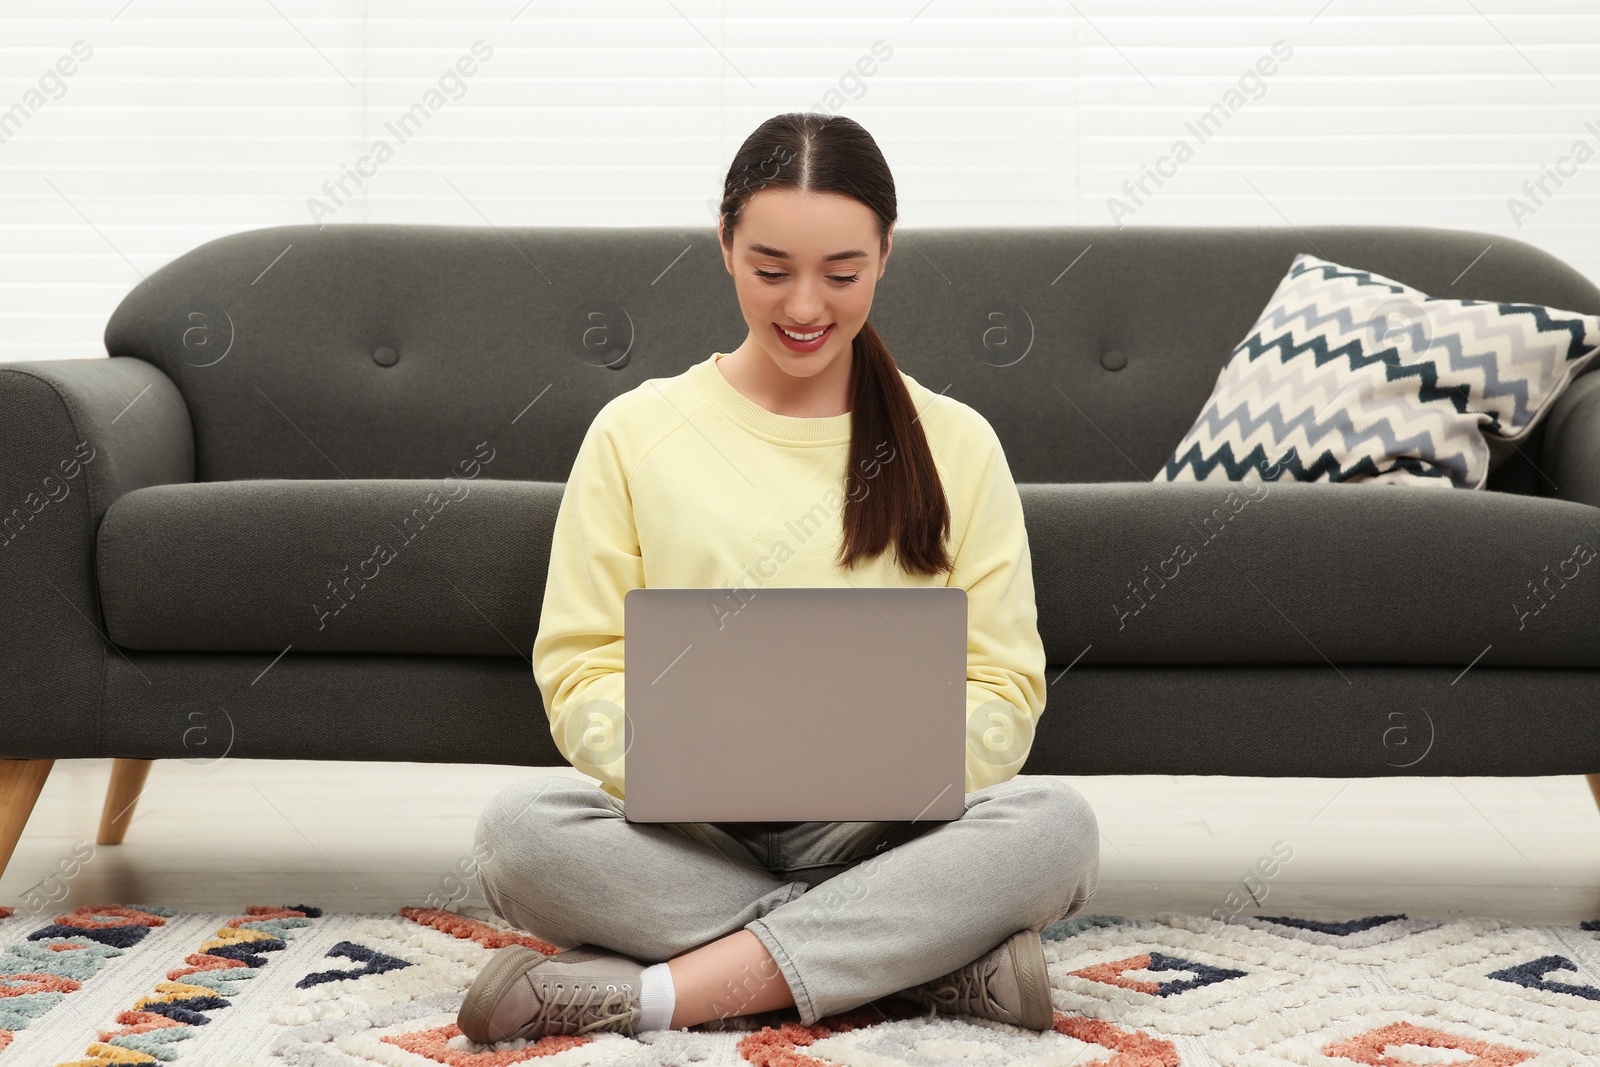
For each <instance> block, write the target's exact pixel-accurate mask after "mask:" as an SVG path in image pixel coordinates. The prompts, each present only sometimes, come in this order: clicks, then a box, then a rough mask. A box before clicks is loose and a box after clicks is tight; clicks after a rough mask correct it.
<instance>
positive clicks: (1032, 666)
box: [459, 113, 1099, 1042]
mask: <svg viewBox="0 0 1600 1067" xmlns="http://www.w3.org/2000/svg"><path fill="white" fill-rule="evenodd" d="M896 214H897V212H896V205H895V191H894V182H893V179H892V178H891V177H890V174H889V170H888V167H887V165H886V163H885V162H884V159H883V156H882V154H881V153H880V152H879V150H878V146H877V144H876V143H875V142H874V141H873V139H872V137H871V136H870V135H869V134H868V133H867V132H866V131H865V130H864V129H862V127H861V126H859V125H858V124H857V123H855V122H853V121H851V120H850V119H848V118H844V117H842V116H837V115H835V116H829V115H824V114H811V113H791V114H784V115H778V116H776V117H774V118H772V119H769V120H768V121H766V122H764V123H762V124H761V126H760V127H759V128H758V129H757V130H756V131H755V132H754V133H753V134H751V135H750V137H749V138H748V139H747V140H746V141H745V142H744V144H743V146H741V148H740V149H739V153H738V155H737V157H736V158H735V159H734V161H733V165H732V166H731V167H730V169H729V171H728V177H727V181H726V183H725V185H724V195H723V199H722V210H721V216H720V224H719V231H718V236H719V240H720V243H721V246H722V254H723V260H724V264H725V266H726V267H727V270H728V272H729V274H731V275H732V276H733V278H734V284H735V288H736V290H737V292H738V297H739V305H740V308H741V310H742V311H743V314H744V318H745V321H746V323H747V324H748V325H749V328H750V332H749V335H748V336H747V337H746V338H745V340H744V343H743V344H741V345H740V346H739V348H738V349H737V350H735V351H733V352H731V353H726V354H724V353H720V352H717V353H713V354H712V356H711V358H709V359H707V360H705V361H703V362H701V363H699V364H697V365H695V366H694V367H692V368H690V369H689V370H688V371H686V372H684V373H683V374H680V375H678V376H676V377H672V378H654V379H650V380H648V381H646V382H643V383H641V384H640V385H639V386H638V387H637V388H635V389H633V390H631V391H629V392H627V393H624V394H622V395H620V396H617V397H615V398H613V399H612V400H611V401H610V402H608V403H607V404H606V405H605V406H604V407H603V408H602V409H601V410H600V412H599V414H598V415H597V416H596V417H595V419H594V422H593V423H592V424H591V426H590V427H589V430H588V433H587V434H586V436H585V439H584V441H583V444H582V446H581V448H580V451H579V454H578V457H577V460H576V462H575V463H574V465H573V471H572V475H571V478H570V479H569V480H568V482H567V485H566V490H565V494H564V496H563V498H562V503H561V508H560V511H559V512H558V514H557V518H556V523H555V531H554V536H553V540H552V546H551V556H550V569H549V579H548V584H547V585H546V589H545V596H544V607H543V613H542V615H541V618H540V628H539V634H538V637H537V638H536V640H535V642H534V652H533V669H534V674H535V676H536V680H537V682H538V684H539V687H540V690H541V692H542V695H543V697H544V700H545V706H546V708H547V709H549V711H550V718H551V730H552V735H553V736H554V738H555V740H556V743H557V745H558V746H559V747H560V748H561V750H562V752H563V754H564V755H565V756H566V757H567V758H568V759H569V760H570V761H571V763H572V765H573V766H574V767H576V768H577V769H578V770H580V771H583V772H585V773H587V774H590V775H593V776H594V777H596V778H598V779H600V781H601V786H600V788H598V789H596V788H595V787H594V786H592V785H590V784H588V783H586V782H583V781H581V780H579V779H577V778H572V777H554V776H543V777H535V778H531V779H528V780H526V781H524V782H521V783H518V784H517V785H514V786H512V787H510V788H508V789H506V790H505V791H503V792H502V793H501V794H500V795H499V796H497V797H496V798H495V799H494V801H493V802H491V804H490V805H489V806H488V808H486V809H485V811H484V813H483V816H482V819H481V820H480V822H479V826H478V833H479V838H480V841H481V844H482V845H483V847H484V849H485V850H486V851H487V852H488V853H490V854H491V858H490V859H489V860H487V861H485V862H484V863H483V864H482V865H480V867H479V876H478V877H479V882H480V885H481V886H482V888H483V892H484V896H485V898H486V899H487V900H488V902H489V905H490V907H491V908H493V910H494V911H495V913H496V914H498V915H500V916H501V917H502V918H504V919H506V920H507V921H508V922H510V923H512V924H513V925H515V926H517V927H519V928H521V929H524V930H527V931H529V932H531V933H533V934H535V935H536V936H538V937H540V938H543V939H545V940H547V941H549V942H551V943H552V944H555V945H559V946H563V947H565V948H566V949H567V950H566V951H563V952H561V953H558V954H556V955H552V956H544V955H541V954H539V953H537V952H534V951H532V950H530V949H527V948H522V947H520V946H512V947H507V948H504V949H501V950H500V951H499V952H498V953H496V955H495V956H494V958H493V959H491V960H490V962H489V963H488V964H487V965H486V966H485V967H484V968H483V970H482V972H481V973H480V974H479V975H478V977H477V979H476V980H475V981H474V982H473V984H472V988H471V989H470V990H469V991H468V993H467V996H466V999H465V1001H464V1002H463V1004H462V1007H461V1011H460V1015H459V1025H460V1027H461V1030H462V1032H463V1033H465V1034H466V1035H467V1036H468V1037H469V1038H471V1039H472V1040H474V1041H479V1042H493V1041H501V1040H506V1039H510V1038H528V1039H532V1038H537V1037H540V1036H544V1035H547V1034H576V1033H587V1032H591V1031H596V1030H612V1031H617V1032H620V1033H624V1034H630V1035H631V1034H635V1033H638V1032H641V1031H647V1030H654V1029H661V1028H665V1027H674V1028H678V1027H685V1026H692V1025H695V1024H697V1023H702V1022H707V1021H710V1020H712V1019H715V1018H720V1017H726V1016H729V1015H742V1014H747V1013H754V1012H764V1011H772V1010H775V1009H778V1008H785V1007H789V1006H791V1005H793V1006H794V1007H796V1008H797V1010H798V1011H799V1014H800V1019H801V1022H802V1023H804V1024H806V1025H811V1024H813V1023H815V1022H816V1020H817V1019H819V1018H821V1017H823V1016H826V1015H832V1014H835V1013H838V1012H841V1011H845V1010H847V1009H849V1008H852V1007H856V1006H859V1005H861V1004H865V1003H867V1002H868V1001H871V1000H874V999H876V998H878V997H882V996H885V995H888V994H893V993H898V994H899V995H900V998H901V999H903V1000H907V1001H910V1002H912V1003H915V1004H918V1005H921V1006H923V1007H927V1008H931V1009H934V1010H939V1009H943V1010H946V1011H950V1012H956V1013H965V1014H971V1015H978V1016H981V1017H984V1018H988V1019H993V1020H997V1021H1000V1022H1004V1023H1010V1024H1013V1025H1017V1026H1023V1027H1027V1028H1030V1029H1035V1030H1043V1029H1046V1028H1048V1027H1049V1026H1050V1025H1051V1023H1052V1021H1053V1014H1052V1007H1051V1001H1050V989H1049V984H1048V982H1047V980H1046V975H1045V964H1044V955H1043V948H1042V945H1041V943H1040V938H1039V934H1040V932H1041V931H1042V930H1044V928H1045V927H1046V926H1048V925H1050V924H1051V923H1053V922H1056V921H1057V920H1059V919H1062V918H1065V917H1067V916H1071V915H1074V914H1076V913H1078V912H1079V911H1081V910H1082V909H1083V907H1084V905H1085V904H1086V903H1087V902H1088V900H1089V898H1090V897H1091V896H1093V895H1094V892H1095V889H1096V885H1097V877H1098V873H1099V829H1098V825H1097V823H1096V820H1095V817H1094V813H1093V812H1092V810H1091V809H1090V808H1089V806H1088V804H1087V803H1086V802H1085V800H1084V798H1083V797H1082V795H1081V794H1079V793H1078V792H1077V791H1076V790H1075V789H1073V788H1072V787H1071V786H1069V785H1067V784H1065V783H1064V782H1061V781H1059V780H1057V779H1051V778H1034V777H1031V776H1028V777H1021V778H1019V777H1016V775H1017V772H1018V771H1019V770H1020V768H1021V766H1022V763H1023V760H1024V759H1025V758H1026V756H1027V753H1028V746H1029V745H1030V744H1031V742H1032V737H1033V725H1034V722H1035V720H1036V718H1037V716H1038V714H1039V713H1040V712H1041V711H1042V709H1043V706H1044V698H1045V681H1044V666H1045V657H1044V648H1043V645H1042V643H1041V641H1040V639H1039V634H1038V629H1037V610H1036V606H1035V603H1034V596H1033V575H1032V563H1031V557H1030V556H1029V553H1028V543H1027V532H1026V530H1025V528H1024V525H1023V517H1022V507H1021V501H1020V499H1019V497H1018V495H1017V490H1016V486H1015V484H1014V482H1013V481H1012V478H1011V474H1010V470H1009V468H1008V467H1007V465H1006V461H1005V456H1004V453H1003V452H1002V451H1001V448H1000V442H999V439H998V438H997V437H996V435H995V433H994V430H993V429H992V428H991V427H990V425H989V423H988V422H987V421H986V420H985V419H984V418H983V416H982V415H980V414H979V413H978V412H977V411H976V410H974V409H973V408H971V407H969V406H967V405H965V404H963V403H961V402H960V401H958V400H955V399H953V398H950V397H946V396H943V395H941V394H938V393H933V392H931V391H930V390H928V389H927V388H925V387H924V386H923V385H921V384H920V383H919V382H917V381H916V380H915V379H913V378H911V377H910V376H909V375H906V374H904V373H903V372H901V371H899V369H898V368H897V366H896V365H895V362H894V359H893V358H892V357H891V356H890V354H889V350H888V349H887V347H886V346H885V345H884V343H883V340H882V339H881V338H880V337H879V336H878V333H877V331H876V330H874V329H873V327H872V324H871V323H869V322H868V321H867V313H868V311H869V310H870V309H871V306H872V296H873V292H874V289H875V286H876V283H877V280H878V279H879V278H881V277H882V276H883V272H884V270H885V268H886V266H887V263H888V258H889V252H890V248H891V244H892V228H893V225H894V221H895V218H896ZM841 468H843V471H842V474H843V478H842V479H841ZM841 483H842V485H843V489H844V493H843V496H841V494H840V485H841ZM841 501H842V510H841V508H840V506H839V505H840V502H841ZM830 504H831V505H832V506H831V507H830V506H829V505H830ZM830 511H832V512H834V513H835V514H831V515H830V514H829V512H830ZM798 516H803V517H804V518H803V519H797V517H798ZM819 516H821V517H822V518H821V519H819ZM823 520H826V521H823ZM807 522H810V523H812V525H811V526H810V527H808V528H809V529H810V530H811V531H812V532H811V533H810V534H809V535H808V536H806V537H805V538H804V539H803V540H801V543H800V544H798V545H795V544H793V543H792V542H793V541H795V540H800V539H799V538H797V537H796V534H795V531H796V530H797V529H800V528H802V527H804V526H805V523H807ZM952 530H953V531H954V532H955V535H956V537H957V538H958V543H957V546H956V548H955V551H954V552H953V553H952V552H951V551H950V550H949V548H948V547H947V546H946V544H945V538H946V536H948V535H949V534H950V533H951V531H952ZM890 549H892V551H889V550H890ZM758 557H759V558H760V559H761V561H762V563H763V564H767V563H771V562H772V561H773V560H776V561H777V563H776V564H775V565H774V566H773V567H772V568H767V567H764V566H756V567H754V568H753V567H752V563H753V562H754V561H755V560H756V559H757V558H758ZM752 570H756V571H760V572H761V574H760V576H753V575H752ZM763 579H769V580H775V579H781V583H780V584H782V585H785V586H804V585H826V586H840V585H844V584H847V580H848V583H849V584H855V585H862V586H890V585H959V586H961V587H962V588H965V589H966V590H967V597H968V672H967V673H968V685H967V689H968V698H967V699H968V709H969V712H968V751H967V766H966V790H967V795H966V811H965V814H964V815H963V816H962V817H961V818H959V819H957V820H954V821H951V822H943V823H926V822H924V823H918V822H915V821H913V822H910V823H904V822H894V823H887V822H836V823H776V824H762V823H749V822H746V823H675V824H656V825H650V824H634V823H629V822H627V821H626V820H625V819H624V817H623V808H622V797H623V795H624V784H625V782H624V760H623V758H622V745H621V740H622V736H623V730H622V728H621V727H622V715H621V711H622V701H623V677H624V676H623V638H622V633H623V596H624V594H625V593H626V592H627V590H629V589H632V588H638V587H642V586H674V587H703V588H730V587H732V586H735V585H749V584H750V583H751V582H752V581H754V582H763ZM841 743H845V739H841ZM773 758H774V759H781V758H783V755H782V753H774V754H773ZM885 762H886V767H885V770H886V773H892V771H893V767H892V761H888V760H886V761H885Z"/></svg>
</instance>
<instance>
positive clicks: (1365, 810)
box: [0, 760, 1600, 923]
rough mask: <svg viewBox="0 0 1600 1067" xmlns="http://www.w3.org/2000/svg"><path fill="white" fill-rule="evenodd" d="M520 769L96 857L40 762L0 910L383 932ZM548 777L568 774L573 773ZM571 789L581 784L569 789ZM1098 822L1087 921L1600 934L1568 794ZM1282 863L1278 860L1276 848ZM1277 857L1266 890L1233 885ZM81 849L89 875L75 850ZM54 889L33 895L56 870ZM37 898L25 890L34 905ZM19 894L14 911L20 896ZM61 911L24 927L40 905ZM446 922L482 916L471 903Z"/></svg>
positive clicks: (1345, 802)
mask: <svg viewBox="0 0 1600 1067" xmlns="http://www.w3.org/2000/svg"><path fill="white" fill-rule="evenodd" d="M533 773H542V772H535V771H533V770H529V769H526V768H515V767H496V766H479V765H450V764H446V765H432V764H414V763H322V762H301V761H286V762H276V761H257V760H224V761H222V762H220V763H215V764H211V765H207V766H196V765H191V764H187V763H183V762H163V763H158V764H156V766H155V769H154V772H153V773H152V774H151V776H150V781H149V785H148V787H147V789H146V791H145V793H144V795H143V797H142V798H141V799H140V801H139V805H138V809H137V812H136V814H135V815H134V817H133V820H132V822H131V824H130V827H129V830H128V834H127V840H126V843H124V844H122V845H118V846H93V841H94V835H95V827H96V825H97V823H98V820H99V817H100V806H101V800H102V798H103V796H104V793H105V788H106V783H107V781H108V779H109V777H110V761H109V760H65V761H61V762H59V763H57V764H56V767H55V771H54V773H53V774H52V775H51V777H50V779H49V782H48V783H47V784H46V786H45V790H44V793H43V795H42V796H41V797H40V798H39V803H38V806H37V808H36V809H35V811H34V815H33V818H32V820H31V821H30V822H29V824H28V828H27V831H26V832H25V833H24V834H23V837H22V840H21V842H20V843H19V844H18V846H17V851H16V854H15V856H14V857H13V859H12V861H11V864H10V867H9V869H8V870H7V872H6V874H5V876H4V877H3V878H0V903H3V904H7V905H12V906H18V907H19V910H23V908H22V906H23V905H24V903H25V901H26V900H29V899H31V900H33V901H34V907H32V908H27V909H26V910H28V911H39V913H40V914H44V912H45V911H48V913H49V914H57V913H59V912H60V911H63V910H70V909H71V908H73V907H77V906H78V905H80V904H91V903H93V904H102V903H121V904H149V903H155V904H169V905H172V906H174V907H178V908H183V909H199V910H215V911H230V912H232V911H238V910H239V909H240V908H242V907H244V906H245V905H247V904H313V905H317V906H319V907H322V908H325V909H330V910H337V911H383V912H388V911H392V910H393V909H395V908H397V907H399V906H401V905H404V904H421V903H423V902H424V901H425V900H426V898H427V897H428V895H429V894H430V893H433V894H438V895H439V896H440V897H450V896H459V893H460V890H459V889H458V888H457V886H458V884H459V883H457V882H456V881H454V880H453V879H454V871H455V867H456V864H457V862H458V861H460V860H462V859H464V858H466V857H469V856H470V851H471V847H472V831H473V826H474V824H475V821H476V819H477V814H478V811H479V810H480V809H481V808H482V806H483V805H484V803H485V802H486V801H487V800H488V799H489V798H490V797H491V796H492V795H493V794H494V793H495V792H496V791H497V790H498V789H500V788H501V787H502V786H505V785H507V784H509V783H511V782H514V781H516V780H517V779H519V778H522V777H526V776H528V775H530V774H533ZM560 773H567V774H574V775H575V774H576V772H574V771H572V770H570V769H565V768H564V769H562V771H561V772H560ZM579 777H581V776H579ZM1068 781H1070V782H1071V783H1072V784H1073V785H1074V786H1076V787H1077V788H1078V789H1079V790H1081V791H1082V792H1083V793H1084V795H1085V796H1087V797H1088V798H1089V800H1090V802H1091V803H1092V804H1093V806H1094V809H1095V812H1096V815H1097V816H1098V818H1099V821H1100V829H1101V832H1102V836H1101V841H1100V845H1101V853H1100V855H1101V868H1100V869H1101V876H1100V891H1099V893H1098V895H1097V896H1096V897H1095V898H1094V899H1093V900H1092V901H1091V902H1090V905H1089V908H1088V912H1089V913H1096V914H1112V915H1123V916H1127V917H1130V918H1139V917H1147V916H1150V915H1152V914H1154V913H1156V912H1160V911H1181V912H1191V913H1198V914H1210V913H1211V912H1212V911H1213V909H1218V908H1221V909H1224V910H1226V911H1233V910H1235V909H1234V907H1233V905H1232V904H1230V894H1232V900H1233V901H1234V902H1243V912H1244V913H1251V914H1261V915H1278V914H1292V915H1298V916H1302V917H1306V918H1321V919H1336V918H1354V917H1358V916H1364V915H1375V914H1388V913H1396V912H1404V913H1406V914H1408V915H1434V916H1462V915H1485V916H1496V917H1500V918H1506V919H1512V920H1517V921H1524V922H1541V923H1575V922H1578V921H1579V920H1583V919H1600V812H1597V810H1596V807H1595V801H1594V798H1593V797H1592V796H1591V794H1590V792H1589V788H1588V785H1587V783H1586V782H1585V781H1584V779H1583V778H1581V777H1550V778H1363V779H1321V778H1224V777H1184V776H1177V777H1174V776H1166V775H1145V776H1133V777H1073V778H1069V779H1068ZM1280 842H1281V844H1278V843H1280ZM1275 844H1277V847H1278V850H1279V852H1280V854H1281V853H1283V852H1284V851H1286V849H1292V850H1293V856H1292V858H1291V859H1289V860H1288V862H1286V863H1284V864H1283V865H1282V866H1281V867H1280V868H1279V870H1278V871H1277V873H1276V875H1275V876H1274V877H1272V878H1268V879H1259V880H1257V879H1252V880H1251V881H1250V883H1249V888H1250V889H1253V890H1254V893H1255V895H1256V896H1257V897H1260V902H1259V904H1257V903H1256V902H1255V901H1253V900H1251V899H1249V897H1248V896H1247V895H1246V888H1245V886H1243V885H1242V884H1241V880H1242V879H1243V878H1244V876H1245V874H1246V872H1248V871H1249V870H1250V869H1251V868H1252V866H1253V865H1255V863H1256V861H1257V860H1258V859H1259V858H1261V857H1263V856H1268V855H1270V853H1271V852H1272V850H1273V847H1274V845H1275ZM91 847H93V852H92V855H91V854H90V853H89V849H90V848H91ZM75 849H76V852H77V855H78V856H84V855H89V858H88V859H87V860H86V861H84V862H82V863H81V864H80V867H79V869H78V870H77V873H76V874H75V875H74V876H73V877H71V878H70V879H61V878H59V877H58V878H57V879H56V880H54V881H44V880H45V879H46V878H47V876H49V875H51V874H52V873H53V872H56V871H58V870H59V869H61V864H62V862H63V861H66V867H67V869H69V870H70V869H71V866H72V863H71V861H72V859H73V856H74V850H75ZM41 882H42V883H43V886H42V887H41ZM30 890H31V891H32V892H33V894H34V895H33V896H32V897H31V898H30V897H28V896H27V894H28V893H29V892H30ZM63 891H65V892H66V894H67V895H66V896H65V898H64V899H61V900H59V901H57V902H56V903H54V904H51V905H50V906H49V907H48V908H46V909H44V910H43V911H41V910H40V908H41V907H42V903H41V900H40V898H41V896H43V895H56V896H59V895H60V894H61V893H62V892H63ZM461 903H462V906H465V907H469V908H470V907H473V906H482V903H483V902H482V897H481V896H480V895H479V893H478V891H477V888H476V886H473V887H472V891H471V895H470V896H469V897H467V898H466V899H465V900H463V901H462V902H461Z"/></svg>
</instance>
